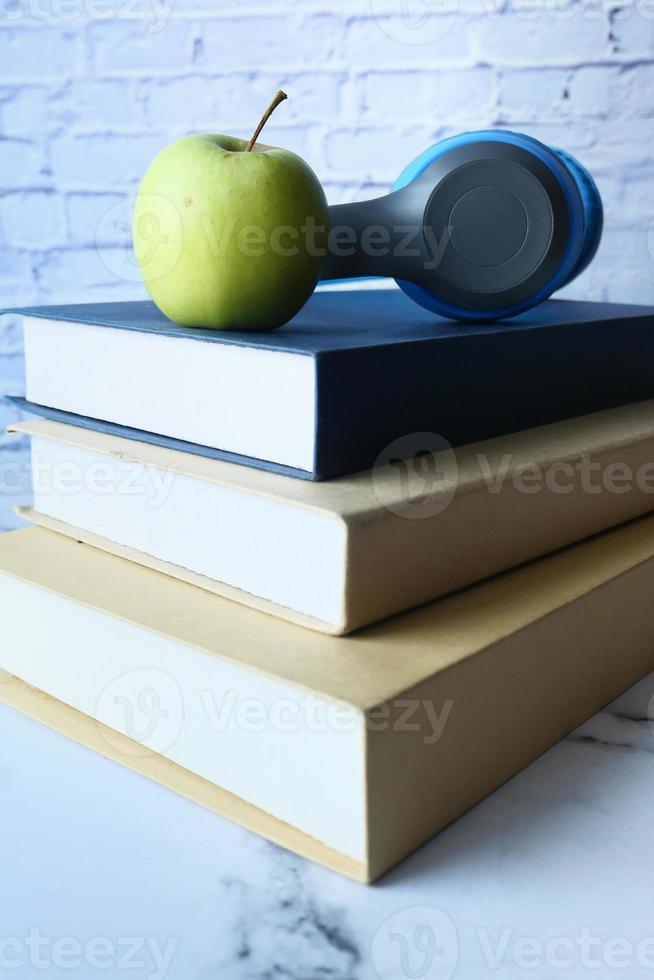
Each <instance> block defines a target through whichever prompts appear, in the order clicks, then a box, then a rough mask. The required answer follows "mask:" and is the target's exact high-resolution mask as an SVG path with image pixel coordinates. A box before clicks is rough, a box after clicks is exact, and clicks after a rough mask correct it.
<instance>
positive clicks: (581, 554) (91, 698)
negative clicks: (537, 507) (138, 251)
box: [0, 517, 654, 881]
mask: <svg viewBox="0 0 654 980" xmlns="http://www.w3.org/2000/svg"><path fill="white" fill-rule="evenodd" d="M653 589H654V517H646V518H642V519H640V520H638V521H635V522H632V523H630V524H627V525H624V526H623V527H621V528H618V529H615V530H612V531H608V532H606V533H604V534H602V535H599V536H597V537H595V538H593V539H591V540H589V541H586V542H583V543H582V544H578V545H574V546H572V547H570V548H568V549H565V550H563V551H560V552H558V553H557V554H555V555H550V556H548V557H546V558H542V559H539V560H538V561H536V562H533V563H531V564H529V565H527V566H524V567H522V568H520V569H517V570H514V571H511V572H507V573H505V574H503V575H500V576H497V577H496V578H494V579H491V580H489V581H486V582H483V583H481V584H479V585H476V586H473V587H471V588H469V589H466V590H464V591H461V592H459V593H457V594H456V595H453V596H449V597H447V598H444V599H440V600H438V601H437V602H434V603H431V604H430V605H427V606H424V607H422V608H421V609H418V610H415V611H413V612H411V613H406V614H404V615H401V616H398V617H395V618H394V619H390V620H387V621H386V622H384V623H381V624H377V625H375V626H372V627H369V628H367V629H365V630H362V631H361V632H359V633H357V634H356V635H354V636H351V637H345V638H337V637H330V636H325V635H321V634H319V633H317V632H311V631H309V630H305V629H301V628H299V627H297V626H293V625H291V624H289V623H285V622H283V621H282V620H280V619H274V618H272V617H270V616H266V615H262V614H261V613H259V612H257V611H255V610H252V609H248V608H246V607H245V606H243V605H240V604H238V603H235V602H229V601H227V600H224V599H221V598H219V597H216V596H213V595H211V594H209V593H208V592H207V591H205V590H202V589H198V588H195V587H193V586H191V585H188V584H186V583H183V582H179V581H176V580H175V579H173V578H171V577H170V576H165V575H161V574H159V573H157V572H154V571H152V570H150V569H146V568H143V567H141V566H139V565H136V564H134V563H132V562H128V561H125V560H123V559H120V558H117V557H115V556H112V555H109V554H106V553H104V552H102V551H100V550H98V549H96V548H92V547H89V546H87V545H84V544H78V543H76V542H74V541H72V540H70V539H68V538H66V537H64V536H62V535H59V534H55V533H53V532H51V531H47V530H44V529H41V528H28V529H25V530H21V531H15V532H12V533H9V534H5V535H2V536H0V617H1V618H2V624H3V643H2V645H1V647H0V668H2V670H4V671H6V672H7V674H6V675H4V676H3V677H2V681H3V683H0V699H2V700H3V701H4V702H5V703H7V704H10V705H13V706H14V707H16V708H18V709H20V710H22V711H25V712H27V713H28V714H30V715H31V716H32V717H34V718H37V719H39V720H41V721H43V722H44V723H46V724H48V725H51V726H52V727H54V728H56V729H57V730H58V731H60V732H63V733H64V734H66V735H69V736H70V737H72V738H75V739H77V740H78V741H80V742H82V743H83V744H85V745H88V746H89V747H91V748H93V749H95V750H97V751H99V752H101V753H102V754H103V755H106V756H109V757H110V758H112V759H115V760H116V761H118V762H121V763H123V764H124V765H126V766H129V767H130V768H132V769H134V770H136V771H138V772H141V773H143V774H144V775H147V776H149V777H150V778H153V779H155V780H157V781H158V782H161V783H163V784H164V785H166V786H168V787H170V788H171V789H174V790H176V791H177V792H179V793H182V794H184V795H185V796H188V797H190V798H191V799H193V800H196V801H197V802H199V803H202V804H204V805H205V806H209V807H211V808H212V809H214V810H216V811H217V812H219V813H222V814H224V815H225V816H228V817H230V818H231V819H234V820H236V821H238V822H239V823H241V824H243V825H244V826H246V827H248V828H250V829H252V830H255V831H257V832H258V833H260V834H262V835H264V836H266V837H268V838H270V839H271V840H274V841H277V842H279V843H281V844H283V845H284V846H285V847H288V848H291V849H293V850H295V851H297V852H298V853H300V854H302V855H304V856H306V857H309V858H311V859H313V860H316V861H319V862H321V863H322V864H325V865H327V866H329V867H331V868H334V869H335V870H337V871H339V872H342V873H344V874H347V875H349V876H351V877H354V878H357V879H359V880H362V881H370V880H372V879H374V878H376V877H378V876H379V875H380V874H382V873H383V872H384V871H385V870H386V869H387V868H389V867H391V866H392V865H393V864H395V863H396V862H397V861H399V860H400V859H401V858H402V857H404V856H405V855H406V854H408V853H409V852H410V851H412V850H413V849H414V848H416V847H418V846H419V845H420V844H421V843H422V842H423V841H425V840H427V839H428V838H429V837H430V836H432V835H433V834H434V833H436V832H437V831H438V830H440V829H441V828H442V827H444V826H445V825H446V824H448V823H449V822H450V821H452V820H453V819H455V818H456V817H457V816H458V815H459V814H461V813H462V812H463V811H464V810H466V809H467V808H469V807H471V806H472V805H474V804H475V803H476V802H477V801H478V800H480V799H481V798H482V797H484V796H485V795H486V794H488V793H490V792H491V791H492V790H493V789H495V788H496V787H497V786H498V785H500V784H501V783H502V782H504V781H505V780H506V779H508V778H509V777H510V776H512V775H513V774H514V773H515V772H517V771H518V770H519V769H521V768H522V767H523V766H525V765H526V764H527V763H529V762H530V761H531V760H532V759H534V758H536V757H537V756H538V755H539V754H540V753H542V752H543V751H544V750H545V749H547V748H548V747H549V746H550V745H552V744H553V743H554V742H555V741H556V740H557V739H559V738H561V737H562V736H563V735H565V734H566V733H567V732H569V731H570V730H571V729H572V728H574V727H575V726H577V725H578V724H580V723H581V722H582V721H583V720H584V719H585V718H587V717H588V716H589V715H591V714H592V713H594V712H595V711H597V710H598V709H599V708H600V707H601V706H602V705H604V704H605V703H607V702H608V701H610V700H611V699H612V698H614V697H615V696H617V695H618V694H619V693H620V692H621V691H622V690H624V689H625V688H626V687H628V686H629V685H630V684H632V683H634V682H635V681H636V680H638V679H639V678H640V677H641V676H642V675H643V674H644V673H646V672H647V671H649V670H651V669H652V668H653V667H654V618H653V617H652V615H651V596H652V590H653ZM7 675H11V676H7Z"/></svg>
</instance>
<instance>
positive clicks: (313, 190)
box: [133, 92, 328, 330]
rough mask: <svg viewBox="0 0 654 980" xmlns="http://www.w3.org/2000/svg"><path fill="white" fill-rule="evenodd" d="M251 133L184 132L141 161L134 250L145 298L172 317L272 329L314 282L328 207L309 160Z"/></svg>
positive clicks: (229, 327)
mask: <svg viewBox="0 0 654 980" xmlns="http://www.w3.org/2000/svg"><path fill="white" fill-rule="evenodd" d="M285 98H286V95H285V94H284V93H283V92H278V93H277V95H276V96H275V98H274V99H273V101H272V103H271V104H270V106H269V108H268V109H267V110H266V112H265V113H264V116H263V118H262V120H261V122H260V123H259V125H258V127H257V129H256V130H255V132H254V135H253V137H252V139H251V140H249V141H247V140H241V139H236V138H235V137H232V136H221V135H218V134H215V135H214V134H206V135H193V136H185V137H183V138H182V139H179V140H177V141H176V142H174V143H171V144H170V146H168V147H166V148H165V149H164V150H163V151H162V152H161V153H160V154H159V155H158V156H157V157H156V158H155V159H154V160H153V161H152V163H151V164H150V166H149V168H148V170H147V171H146V174H145V176H144V177H143V180H142V182H141V186H140V187H139V191H138V195H137V199H136V205H135V208H134V220H133V239H134V251H135V254H136V259H137V262H138V264H139V267H140V270H141V274H142V276H143V279H144V281H145V285H146V287H147V289H148V292H149V293H150V296H151V297H152V299H153V300H154V302H155V303H156V305H157V306H158V307H159V309H160V310H161V311H162V312H163V313H165V315H166V316H167V317H169V318H170V319H171V320H174V321H175V322H177V323H181V324H185V325H187V326H195V327H213V328H215V329H216V330H271V329H273V328H274V327H279V326H281V325H282V324H283V323H286V321H287V320H290V319H291V317H293V316H294V315H295V314H296V313H297V312H298V310H300V309H301V307H302V306H303V305H304V304H305V303H306V301H307V299H308V298H309V296H310V295H311V293H312V292H313V290H314V289H315V286H316V283H317V281H318V273H319V268H320V260H321V256H322V254H323V250H324V243H325V240H326V235H327V223H328V209H327V201H326V199H325V194H324V191H323V189H322V186H321V185H320V182H319V180H318V178H317V177H316V175H315V174H314V172H313V171H312V170H311V168H310V167H309V165H308V164H307V163H305V161H304V160H302V159H301V157H299V156H297V155H296V154H295V153H291V152H290V151H289V150H283V149H279V148H277V147H274V146H265V145H263V144H261V143H257V142H256V140H257V137H258V136H259V133H260V132H261V129H262V128H263V126H264V124H265V123H266V121H267V119H268V117H269V116H270V114H271V112H272V111H273V109H274V108H275V107H276V106H277V105H278V104H279V103H280V102H281V101H283V99H285Z"/></svg>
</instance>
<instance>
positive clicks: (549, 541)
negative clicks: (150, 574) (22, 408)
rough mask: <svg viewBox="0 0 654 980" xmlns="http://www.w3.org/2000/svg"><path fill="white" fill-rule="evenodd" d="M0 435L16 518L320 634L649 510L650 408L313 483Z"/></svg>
mask: <svg viewBox="0 0 654 980" xmlns="http://www.w3.org/2000/svg"><path fill="white" fill-rule="evenodd" d="M9 431H13V432H20V433H23V434H27V435H28V436H30V438H31V444H32V454H33V465H34V473H35V480H34V484H35V486H34V506H33V507H31V508H20V509H19V513H20V514H21V516H23V517H25V518H27V519H28V520H31V521H33V522H35V523H37V524H41V525H43V526H45V527H48V528H51V529H53V530H56V531H58V532H60V533H63V534H66V535H68V536H69V537H72V538H74V539H77V540H83V541H86V542H87V543H89V544H91V545H94V546H95V547H100V548H103V549H105V550H106V551H109V552H112V553H114V554H117V555H119V556H122V557H125V558H129V559H131V560H132V561H137V562H139V563H141V564H143V565H147V566H149V567H151V568H154V569H156V570H158V571H162V572H165V573H167V574H169V575H173V576H174V577H176V578H179V579H181V580H183V581H186V582H190V583H191V584H193V585H197V586H199V587H201V588H204V589H207V590H208V591H210V592H214V593H216V594H217V595H222V596H224V597H226V598H229V599H234V600H236V601H238V602H242V603H244V604H245V605H248V606H251V607H253V608H256V609H261V610H263V611H265V612H268V613H271V614H273V615H276V616H280V617H282V618H284V619H288V620H290V621H291V622H296V623H299V624H300V625H303V626H307V627H309V628H311V629H316V630H320V631H323V632H328V633H335V634H345V633H349V632H352V631H353V630H356V629H360V628H361V627H363V626H366V625H368V624H369V623H373V622H376V621H378V620H380V619H384V618H385V617H387V616H390V615H393V614H394V613H398V612H401V611H403V610H405V609H409V608H411V607H413V606H417V605H420V604H421V603H424V602H427V601H429V600H431V599H434V598H437V597H438V596H440V595H443V594H446V593H448V592H452V591H454V590H456V589H459V588H461V587H463V586H466V585H470V584H472V583H473V582H475V581H478V580H480V579H483V578H486V577H488V576H490V575H494V574H496V573H497V572H501V571H504V570H505V569H507V568H512V567H514V566H517V565H519V564H521V563H523V562H526V561H529V560H531V559H533V558H536V557H538V556H540V555H543V554H546V553H547V552H550V551H554V550H556V549H557V548H560V547H563V546H565V545H568V544H571V543H573V542H575V541H578V540H581V539H583V538H585V537H588V536H590V535H592V534H595V533H597V532H599V531H603V530H605V529H607V528H608V527H611V526H613V525H615V524H619V523H622V522H624V521H627V520H630V519H632V518H634V517H637V516H640V515H642V514H644V513H646V512H648V511H651V510H652V509H654V402H651V401H648V402H641V403H637V404H635V405H626V406H622V407H620V408H615V409H609V410H606V411H604V412H597V413H593V414H591V415H587V416H583V417H582V418H579V419H574V420H568V421H564V422H557V423H553V424H551V425H548V426H542V427H540V428H536V429H531V430H527V431H525V432H521V433H517V434H513V435H509V436H501V437H498V438H496V439H491V440H487V441H485V442H480V443H475V444H471V445H468V446H464V447H460V448H459V449H458V450H456V452H441V453H437V454H435V455H434V456H433V457H431V458H429V459H426V458H424V457H423V458H421V461H420V462H421V465H420V467H416V468H412V467H398V466H397V465H387V466H385V467H379V468H377V469H375V470H374V471H369V472H364V473H357V474H355V475H352V476H348V477H341V478H339V479H336V480H333V481H328V482H325V483H309V482H306V481H299V480H294V479H291V478H289V477H286V476H282V475H279V474H276V473H266V472H262V471H257V470H253V469H250V468H248V467H243V466H235V465H233V464H231V463H226V462H221V461H217V460H210V459H206V458H203V457H198V456H193V455H189V454H186V453H179V452H174V451H172V450H169V449H165V448H162V447H159V446H152V445H149V444H148V443H143V442H133V441H130V440H126V439H120V438H118V437H116V436H109V435H105V434H103V433H98V432H93V431H89V430H86V429H81V428H78V427H75V426H69V425H62V424H59V423H55V422H51V421H47V420H39V421H31V422H26V423H21V424H19V425H15V426H13V427H10V429H9ZM427 464H429V465H427ZM63 467H66V468H67V471H69V472H70V473H71V474H74V473H77V474H78V478H79V483H78V485H76V486H75V485H73V484H72V483H71V481H70V480H69V481H68V483H67V484H66V486H63V485H61V481H59V479H58V474H60V473H61V472H62V468H63ZM98 469H99V470H100V471H101V472H102V473H103V474H104V480H105V482H104V484H103V485H102V486H101V487H100V488H99V489H100V490H101V492H95V489H96V488H94V487H92V486H91V487H89V486H88V485H87V481H86V480H85V475H86V474H87V473H90V474H92V473H93V472H95V471H96V470H98ZM73 491H75V492H73Z"/></svg>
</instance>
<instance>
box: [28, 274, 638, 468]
mask: <svg viewBox="0 0 654 980" xmlns="http://www.w3.org/2000/svg"><path fill="white" fill-rule="evenodd" d="M11 312H20V313H22V314H23V317H24V325H25V352H26V376H27V392H26V399H18V403H19V404H20V405H21V407H23V408H25V409H26V410H31V411H33V412H34V413H36V414H40V415H44V416H46V417H49V418H55V419H59V420H63V421H66V422H71V423H73V424H76V425H81V426H86V427H88V428H93V429H98V430H101V431H104V432H111V433H114V434H117V435H121V436H124V437H127V438H132V439H139V440H145V441H147V442H153V443H157V444H162V445H166V446H169V447H172V448H175V449H181V450H183V451H186V452H193V453H200V454H202V455H208V456H212V457H217V458H220V459H226V460H229V461H232V462H238V463H244V464H246V465H248V466H256V467H263V468H265V469H270V470H277V471H279V472H282V473H285V474H288V475H290V476H295V477H302V478H305V479H310V480H324V479H328V478H331V477H337V476H339V475H341V474H347V473H351V472H355V471H357V470H363V469H367V468H369V467H371V466H373V465H374V464H375V462H376V461H377V459H378V458H380V457H381V458H382V459H384V460H385V461H386V462H388V461H389V457H391V456H393V455H396V456H397V455H399V456H401V455H412V454H414V453H415V452H416V451H419V448H420V447H419V445H418V444H419V443H420V442H421V440H422V441H423V442H424V443H425V448H426V449H430V448H431V447H432V446H433V445H435V446H438V445H439V442H438V440H439V439H440V440H445V441H447V442H449V443H450V444H452V445H460V444H463V443H469V442H474V441H477V440H480V439H486V438H490V437H492V436H497V435H502V434H505V433H508V432H513V431H517V430H520V429H525V428H531V427H532V426H538V425H542V424H545V423H547V422H554V421H558V420H561V419H565V418H571V417H574V416H577V415H583V414H586V413H588V412H594V411H597V410H600V409H604V408H610V407H613V406H616V405H621V404H625V403H627V402H632V401H639V400H641V399H646V398H652V397H654V308H650V307H642V306H622V305H613V304H605V303H588V302H572V301H562V300H551V301H549V302H547V303H544V304H543V305H542V306H540V307H539V308H538V309H535V310H531V311H530V312H528V313H525V314H523V315H522V316H519V317H516V318H515V319H512V320H507V321H504V322H501V323H497V324H483V325H463V324H460V323H455V322H452V321H449V320H444V319H441V318H439V317H437V316H435V315H434V314H432V313H429V312H428V311H427V310H425V309H423V308H422V307H420V306H418V305H416V304H415V303H413V302H411V300H410V299H408V298H407V297H406V296H405V295H404V293H402V292H400V291H399V290H397V291H395V290H383V289H374V290H357V291H346V292H317V293H316V294H315V295H314V296H313V297H312V298H311V300H310V301H309V302H308V303H307V305H306V306H305V307H304V309H303V310H302V311H301V312H300V313H299V314H298V315H297V316H296V317H295V318H294V319H293V320H292V321H291V322H290V323H288V324H287V325H286V326H285V327H282V328H281V329H279V330H276V331H274V332H271V333H248V332H239V333H233V332H216V331H211V330H206V329H194V328H189V327H180V326H177V325H176V324H174V323H172V322H171V321H170V320H167V319H166V318H165V317H164V316H163V315H162V314H161V313H159V311H158V310H157V309H156V307H155V306H154V305H153V304H152V303H149V302H134V303H98V304H91V305H76V306H42V307H34V308H30V309H26V310H20V311H11ZM420 433H432V434H434V437H438V439H436V438H434V439H432V437H431V436H422V435H421V436H417V435H416V434H420ZM398 440H399V441H398ZM389 446H390V447H391V448H390V449H389Z"/></svg>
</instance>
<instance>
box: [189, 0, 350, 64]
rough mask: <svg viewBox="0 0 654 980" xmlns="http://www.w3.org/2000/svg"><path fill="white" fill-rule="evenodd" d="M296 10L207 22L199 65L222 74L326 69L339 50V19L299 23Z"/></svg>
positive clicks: (314, 18) (318, 17)
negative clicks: (227, 71) (264, 69)
mask: <svg viewBox="0 0 654 980" xmlns="http://www.w3.org/2000/svg"><path fill="white" fill-rule="evenodd" d="M289 6H290V5H289ZM296 10H297V12H293V13H290V12H289V13H287V14H262V15H261V16H259V17H256V18H254V17H252V16H245V17H230V18H227V17H225V18H218V19H216V20H211V21H206V22H205V23H204V26H203V31H202V39H203V44H202V54H201V56H200V57H199V58H198V63H199V64H200V65H202V66H203V67H207V68H210V69H212V70H215V69H216V67H217V66H220V69H221V71H225V70H234V71H242V70H243V69H248V70H250V71H258V70H259V69H260V68H261V67H262V66H264V65H265V66H266V67H267V68H269V69H270V68H277V69H278V70H279V71H281V72H287V71H288V68H289V66H297V67H300V68H302V69H305V70H306V67H307V65H308V64H309V65H312V66H314V67H319V66H321V65H324V64H325V62H326V61H327V59H328V58H329V56H330V55H331V54H332V52H333V51H334V48H335V36H336V32H337V30H338V21H337V19H336V18H334V17H332V16H323V15H320V14H315V15H311V16H307V17H305V18H304V19H303V20H299V10H300V8H299V5H298V7H297V8H296Z"/></svg>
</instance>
